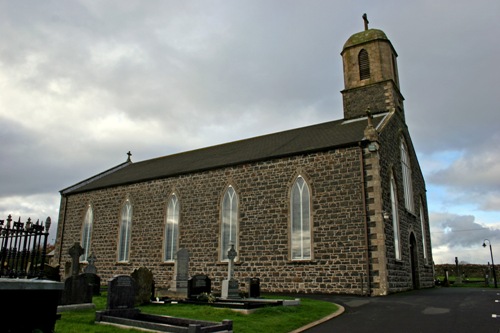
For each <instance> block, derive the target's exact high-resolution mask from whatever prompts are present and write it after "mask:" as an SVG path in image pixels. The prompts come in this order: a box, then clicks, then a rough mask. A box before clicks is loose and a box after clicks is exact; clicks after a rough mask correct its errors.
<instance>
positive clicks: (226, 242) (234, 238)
mask: <svg viewBox="0 0 500 333" xmlns="http://www.w3.org/2000/svg"><path fill="white" fill-rule="evenodd" d="M221 213H222V225H221V242H220V244H221V246H220V252H221V253H220V258H221V261H227V260H228V258H227V252H228V251H229V250H230V249H231V244H233V245H234V248H235V249H236V251H237V252H238V195H237V194H236V191H235V190H234V188H233V187H232V186H229V187H228V188H227V190H226V192H225V193H224V197H223V198H222V207H221Z"/></svg>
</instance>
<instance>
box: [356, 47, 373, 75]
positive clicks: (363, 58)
mask: <svg viewBox="0 0 500 333" xmlns="http://www.w3.org/2000/svg"><path fill="white" fill-rule="evenodd" d="M358 64H359V79H360V80H366V79H369V78H370V58H369V57H368V52H367V51H366V50H365V49H361V51H359V54H358Z"/></svg>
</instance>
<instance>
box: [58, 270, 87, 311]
mask: <svg viewBox="0 0 500 333" xmlns="http://www.w3.org/2000/svg"><path fill="white" fill-rule="evenodd" d="M60 303H61V305H69V304H83V303H92V287H91V286H90V285H89V284H88V282H87V278H86V277H85V275H84V274H79V275H76V276H70V277H69V278H67V279H66V280H64V291H63V293H62V297H61V302H60Z"/></svg>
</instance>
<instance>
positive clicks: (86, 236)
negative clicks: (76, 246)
mask: <svg viewBox="0 0 500 333" xmlns="http://www.w3.org/2000/svg"><path fill="white" fill-rule="evenodd" d="M93 223H94V212H93V210H92V205H90V204H89V205H88V206H87V212H86V213H85V218H84V219H83V228H82V247H83V254H82V255H81V257H80V261H87V259H88V257H89V255H90V238H91V236H92V224H93Z"/></svg>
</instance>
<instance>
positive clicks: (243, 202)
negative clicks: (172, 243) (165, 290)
mask: <svg viewBox="0 0 500 333" xmlns="http://www.w3.org/2000/svg"><path fill="white" fill-rule="evenodd" d="M359 152H360V148H358V147H353V148H345V149H338V150H335V151H329V152H319V153H314V154H309V155H303V156H293V157H288V158H282V159H277V160H272V161H263V162H258V163H254V164H244V165H238V166H233V167H227V168H223V169H217V170H211V171H205V172H201V173H196V174H187V175H182V176H178V177H172V178H166V179H159V180H153V181H148V182H143V183H138V184H132V185H127V186H119V187H114V188H108V189H102V190H96V191H93V192H87V193H81V194H73V195H70V196H68V197H67V198H66V199H67V209H64V205H63V203H62V204H61V213H60V215H61V216H60V220H59V221H61V222H60V223H59V231H58V232H59V233H62V228H64V238H63V240H64V243H63V247H62V257H61V259H60V260H61V266H62V267H64V263H65V262H67V261H69V255H68V254H67V251H68V248H69V247H70V246H71V245H72V244H73V243H74V242H76V241H81V230H82V223H83V218H84V214H85V210H86V207H87V205H88V204H89V203H90V204H92V206H93V211H94V225H93V230H92V240H91V246H92V248H91V252H93V253H94V254H95V255H96V256H97V261H96V267H97V270H98V273H99V275H100V276H101V278H102V280H101V281H103V283H106V281H107V280H108V279H110V278H111V277H113V276H114V275H116V274H130V273H132V271H133V270H134V269H136V268H139V267H146V268H148V269H150V270H151V271H152V272H153V274H154V278H155V281H156V286H157V287H167V286H168V285H169V283H170V281H171V279H172V276H173V270H174V267H173V265H172V264H171V263H164V262H163V261H162V251H163V233H164V219H165V213H166V204H167V200H168V198H169V196H170V195H171V194H172V193H173V192H175V193H176V194H177V196H178V198H179V200H180V214H181V215H180V226H179V228H180V238H179V248H187V249H188V250H189V252H190V267H189V273H190V275H195V274H207V275H208V276H209V277H210V278H211V279H212V285H213V289H214V290H215V291H217V290H220V287H221V283H222V282H221V281H222V279H224V278H225V277H226V275H227V264H226V263H222V262H219V260H218V258H219V252H218V251H219V250H218V249H219V235H220V220H221V219H220V206H221V198H222V196H223V194H224V191H225V190H226V188H227V186H229V185H232V186H233V187H234V188H235V190H236V192H237V194H238V199H239V248H238V249H237V251H238V256H239V261H238V262H237V263H236V267H235V278H236V279H238V280H239V281H240V282H244V281H245V278H247V277H258V278H260V281H261V289H262V291H263V292H304V293H313V292H315V293H342V294H363V293H364V291H363V290H362V289H363V288H366V281H362V279H363V278H364V277H363V272H365V271H366V244H365V236H366V235H365V232H366V228H365V224H364V216H363V213H364V209H363V205H362V203H363V198H362V196H363V195H362V193H363V191H362V184H361V177H360V176H361V169H362V168H361V155H360V153H359ZM298 175H301V176H303V177H304V178H305V179H306V180H307V181H308V183H309V185H310V189H311V197H312V205H311V207H312V223H313V259H312V260H310V261H302V262H297V261H291V260H290V259H289V223H290V222H289V211H290V207H289V206H290V204H289V202H290V188H291V185H292V183H293V182H294V180H295V179H296V177H297V176H298ZM126 198H129V200H130V201H131V203H132V205H133V215H132V230H131V244H132V245H131V248H130V261H129V262H128V263H126V264H122V263H117V241H118V227H119V219H120V212H121V207H122V204H123V202H124V201H125V200H126ZM63 199H64V198H63ZM62 201H63V200H62ZM64 216H65V222H62V221H63V219H64ZM63 224H64V226H63ZM60 240H61V237H58V244H56V248H57V250H59V248H60ZM60 254H61V253H59V251H58V253H56V260H57V259H58V258H59V255H60Z"/></svg>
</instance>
